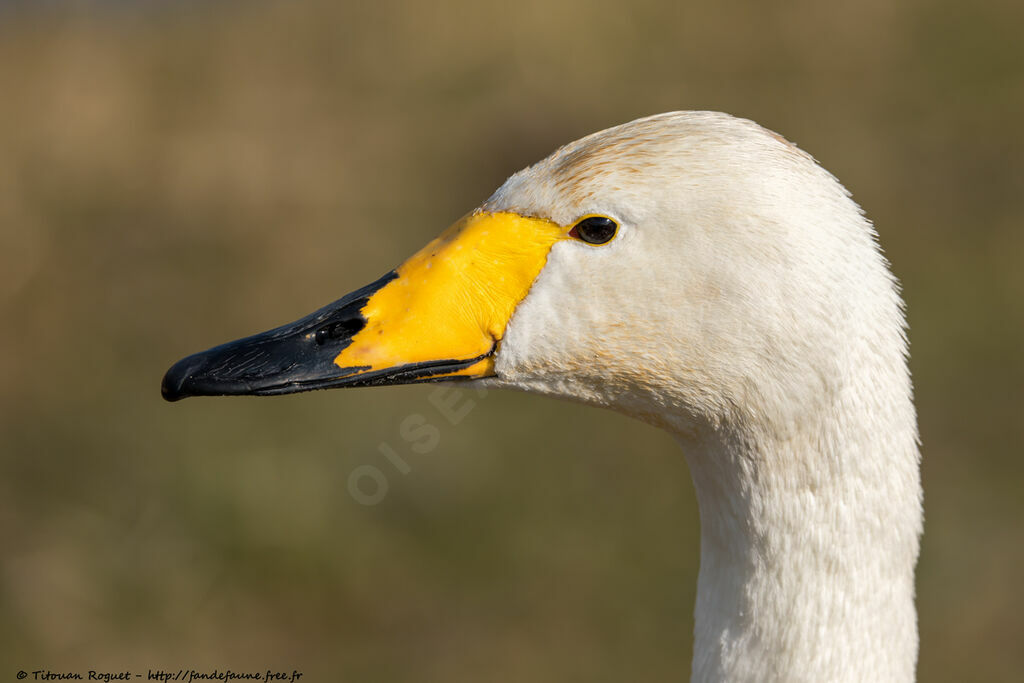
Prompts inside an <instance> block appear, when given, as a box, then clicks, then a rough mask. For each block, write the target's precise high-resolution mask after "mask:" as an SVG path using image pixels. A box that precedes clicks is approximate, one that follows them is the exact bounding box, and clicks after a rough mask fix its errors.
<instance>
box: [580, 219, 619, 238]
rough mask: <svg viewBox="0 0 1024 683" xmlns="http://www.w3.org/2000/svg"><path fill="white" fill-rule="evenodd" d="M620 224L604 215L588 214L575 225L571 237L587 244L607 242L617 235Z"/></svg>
mask: <svg viewBox="0 0 1024 683" xmlns="http://www.w3.org/2000/svg"><path fill="white" fill-rule="evenodd" d="M618 229H619V224H618V223H616V222H615V221H613V220H612V219H611V218H606V217H604V216H588V217H586V218H584V219H583V220H581V221H580V222H579V223H577V224H576V225H574V226H573V228H572V230H570V231H569V236H570V237H575V238H576V239H578V240H583V241H584V242H586V243H587V244H605V243H606V242H609V241H610V240H611V239H612V238H613V237H615V232H616V231H617V230H618Z"/></svg>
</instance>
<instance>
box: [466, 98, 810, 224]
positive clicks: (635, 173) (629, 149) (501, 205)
mask: <svg viewBox="0 0 1024 683" xmlns="http://www.w3.org/2000/svg"><path fill="white" fill-rule="evenodd" d="M755 148H760V149H761V151H767V152H768V153H769V154H768V156H772V157H775V158H781V157H786V156H792V157H793V159H792V160H791V161H796V159H797V158H799V159H800V163H806V162H807V161H808V160H809V157H807V155H805V154H804V153H803V152H800V151H799V150H798V149H797V148H796V147H795V146H793V145H792V144H790V143H788V142H787V141H785V140H784V139H782V138H781V137H780V136H778V135H776V134H773V133H771V132H770V131H767V130H765V129H764V128H761V127H760V126H758V125H757V124H755V123H753V122H752V121H747V120H745V119H737V118H734V117H731V116H728V115H725V114H719V113H716V112H672V113H669V114H659V115H657V116H651V117H648V118H644V119H638V120H636V121H631V122H629V123H626V124H623V125H620V126H616V127H614V128H609V129H607V130H603V131H599V132H597V133H594V134H592V135H588V136H586V137H584V138H581V139H579V140H576V141H574V142H571V143H569V144H567V145H565V146H563V147H561V148H559V149H558V150H556V151H555V152H554V153H553V154H551V155H550V156H549V157H547V158H546V159H544V160H542V161H540V162H538V163H536V164H534V165H533V166H530V167H528V168H525V169H523V170H522V171H519V172H518V173H516V174H515V175H513V176H512V177H510V178H509V179H508V180H507V181H506V182H505V184H504V185H502V186H501V187H500V188H499V189H498V190H497V191H496V192H495V193H494V194H493V195H492V196H491V197H490V198H489V199H488V200H487V201H486V202H485V203H484V205H483V208H484V209H485V210H488V211H510V212H515V213H520V214H523V215H531V216H539V217H543V218H548V219H550V220H552V221H554V222H556V223H560V224H563V225H564V224H567V223H571V222H572V221H573V220H575V219H576V218H578V217H579V216H581V215H584V214H586V213H609V214H613V215H615V216H616V217H618V218H620V219H622V220H624V221H627V222H630V223H634V224H635V223H639V222H643V221H644V220H645V219H648V218H650V217H652V216H656V215H657V212H658V210H659V209H662V208H663V207H662V206H661V204H662V202H663V201H664V200H665V199H667V198H668V197H670V196H676V197H677V195H678V190H679V189H682V188H685V187H686V186H687V185H690V186H694V185H695V184H699V183H700V182H701V179H702V178H710V177H712V176H716V175H721V174H722V172H723V168H722V164H723V161H725V162H727V163H726V165H727V166H731V165H732V163H733V162H735V164H736V166H734V167H732V170H733V171H735V170H736V167H739V168H742V165H743V164H745V163H750V162H751V161H753V160H754V159H756V158H757V155H754V154H750V151H751V150H753V149H755ZM739 149H744V150H746V151H747V153H746V154H740V153H738V152H737V150H739ZM729 170H730V169H729V168H726V169H725V171H729ZM670 187H672V188H675V189H676V191H677V192H676V194H675V195H671V194H670V193H668V192H667V190H668V189H669V188H670Z"/></svg>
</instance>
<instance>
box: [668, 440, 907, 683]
mask: <svg viewBox="0 0 1024 683" xmlns="http://www.w3.org/2000/svg"><path fill="white" fill-rule="evenodd" d="M886 426H888V425H886ZM840 431H841V430H840V427H839V426H838V425H836V424H828V425H825V424H822V425H819V426H818V427H817V429H815V430H813V431H812V432H811V433H804V434H798V435H790V436H788V437H787V438H786V439H784V440H783V439H778V440H773V439H771V438H768V437H766V436H765V435H764V434H763V433H762V434H758V435H756V436H751V435H750V434H743V433H742V432H730V431H727V430H712V431H710V432H709V433H707V434H704V435H701V436H698V437H694V436H677V438H678V440H679V441H680V442H681V443H682V445H683V447H684V450H685V452H686V455H687V460H688V461H689V465H690V469H691V472H692V476H693V479H694V483H695V486H696V491H697V498H698V505H699V507H700V518H701V566H700V575H699V579H698V587H697V604H696V610H695V622H696V623H695V644H694V653H695V655H694V661H693V677H692V680H693V681H747V680H750V681H755V680H756V681H804V680H806V681H847V680H849V681H861V680H879V681H880V680H885V681H912V680H913V679H914V670H915V666H916V660H917V622H916V612H915V609H914V586H913V581H914V565H915V563H916V559H917V553H918V536H919V533H920V527H921V507H920V484H919V479H918V467H917V448H916V442H915V438H916V437H915V436H914V434H913V429H911V430H910V431H909V432H908V433H907V434H906V436H905V438H903V439H902V440H900V439H898V438H897V439H895V440H891V441H890V442H889V443H888V444H884V443H881V442H877V441H876V440H875V439H874V438H866V437H871V436H872V435H871V434H858V433H845V434H843V433H839V432H840ZM854 431H856V430H854ZM904 431H907V430H904ZM889 433H890V434H892V433H893V432H889ZM898 433H899V432H898V430H897V432H896V434H897V435H898Z"/></svg>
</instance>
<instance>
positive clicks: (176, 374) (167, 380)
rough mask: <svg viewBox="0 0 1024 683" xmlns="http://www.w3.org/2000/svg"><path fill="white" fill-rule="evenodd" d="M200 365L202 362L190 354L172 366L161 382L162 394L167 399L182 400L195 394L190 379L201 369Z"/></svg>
mask: <svg viewBox="0 0 1024 683" xmlns="http://www.w3.org/2000/svg"><path fill="white" fill-rule="evenodd" d="M199 365H201V363H199V362H197V359H196V358H195V357H194V356H189V357H188V358H183V359H182V360H179V361H178V362H177V363H175V364H174V365H172V366H171V369H170V370H168V371H167V374H165V375H164V379H163V382H161V383H160V394H161V395H162V396H163V397H164V400H165V401H171V402H173V401H180V400H181V399H183V398H188V397H189V396H194V395H195V394H194V393H193V392H191V391H190V382H189V379H191V378H192V376H193V375H194V374H195V371H196V370H198V369H199Z"/></svg>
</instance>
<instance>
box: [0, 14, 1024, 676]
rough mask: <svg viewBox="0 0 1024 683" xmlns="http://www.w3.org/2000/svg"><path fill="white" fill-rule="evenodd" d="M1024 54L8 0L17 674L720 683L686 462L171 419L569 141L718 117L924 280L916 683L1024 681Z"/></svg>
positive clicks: (598, 20) (571, 22) (924, 42)
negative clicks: (708, 646) (752, 134)
mask: <svg viewBox="0 0 1024 683" xmlns="http://www.w3.org/2000/svg"><path fill="white" fill-rule="evenodd" d="M1022 27H1024V4H1022V3H1020V2H1019V0H1004V1H1000V0H982V1H977V2H970V3H968V2H945V1H941V0H940V1H930V2H928V1H924V0H907V1H905V2H901V3H893V2H882V1H878V0H866V1H865V2H856V3H853V2H845V3H840V2H792V3H787V4H786V5H785V6H784V7H782V6H777V5H776V4H775V3H761V2H753V1H749V2H740V1H737V0H725V1H721V2H694V3H673V2H645V1H634V2H632V3H629V4H628V6H627V4H625V3H618V2H611V1H609V0H605V1H601V2H582V1H576V0H572V1H561V2H556V3H552V2H544V1H539V0H521V1H520V2H516V3H511V4H500V5H499V4H490V3H481V2H458V3H446V2H445V3H437V2H435V3H413V2H406V3H390V2H377V3H369V2H367V3H349V2H277V3H274V2H262V3H253V2H245V3H243V2H198V1H195V2H171V1H169V0H168V1H166V2H153V1H151V2H139V3H131V2H128V1H127V0H124V1H121V2H77V3H76V2H56V1H51V2H28V1H25V2H10V1H7V2H0V98H2V99H0V306H2V320H3V325H2V327H0V330H2V331H0V406H2V410H0V439H2V440H0V449H2V454H0V468H2V469H0V542H2V549H3V550H2V559H0V615H2V617H0V662H2V666H3V669H2V670H0V679H2V680H8V678H10V679H12V680H13V676H14V672H15V671H16V669H19V668H21V669H29V670H32V669H38V668H49V669H51V670H55V671H57V670H69V669H70V670H87V669H89V668H108V669H114V670H116V669H121V668H135V669H137V670H145V669H146V668H147V667H149V668H165V669H173V670H177V669H179V668H182V667H194V668H200V669H201V668H210V669H212V668H214V667H218V668H220V669H221V670H223V669H226V668H231V669H234V670H236V671H241V670H245V671H248V670H262V669H265V668H280V669H286V670H289V671H290V670H291V669H293V668H294V669H299V670H302V671H304V672H305V674H306V676H305V678H304V679H303V680H307V681H334V680H346V681H426V682H433V681H436V682H442V681H495V682H505V681H581V682H583V681H624V680H633V681H654V680H685V679H686V677H687V674H688V671H689V659H690V654H691V638H692V627H693V626H692V610H693V600H694V588H695V581H696V574H697V561H698V557H697V550H698V521H697V510H696V505H695V502H694V496H693V491H692V486H691V483H690V480H689V474H688V472H687V469H686V466H685V463H684V461H683V458H682V457H681V455H680V453H679V452H678V451H677V449H676V446H675V444H674V443H673V442H672V441H671V440H670V439H669V438H668V437H667V436H665V435H663V434H661V433H659V432H657V431H655V430H653V429H651V428H648V427H645V426H643V425H641V424H639V423H635V422H632V421H629V420H627V419H625V418H622V417H620V416H617V415H613V414H610V413H603V412H600V411H596V410H592V409H587V408H583V407H579V406H574V405H570V404H565V403H560V402H556V401H551V400H545V399H541V398H537V397H531V396H522V395H515V394H511V393H500V392H491V393H490V394H489V395H488V396H486V397H484V398H480V397H477V396H475V395H473V394H470V393H467V394H466V395H464V396H462V397H461V398H459V399H458V400H459V401H462V402H465V401H469V400H473V401H476V402H477V403H476V405H475V407H474V408H473V409H472V411H471V412H470V413H469V414H468V415H467V416H466V418H465V419H464V420H462V421H461V422H460V423H459V424H458V425H452V424H450V423H449V422H448V421H446V420H445V419H444V418H443V417H442V415H441V413H439V412H438V410H437V408H436V407H435V405H434V404H433V403H432V401H431V397H432V393H431V392H433V391H434V389H433V388H431V387H411V388H393V389H378V390H372V389H371V390H352V391H336V392H327V393H315V394H312V395H300V396H292V397H284V398H277V399H235V400H212V399H207V400H190V401H186V402H184V403H179V404H174V405H171V404H167V403H164V402H163V401H162V400H161V399H160V395H159V391H158V385H159V382H160V378H161V376H162V373H163V372H164V370H166V368H167V367H168V366H169V365H170V364H171V363H172V362H173V361H175V360H177V359H178V358H180V357H181V356H183V355H186V354H188V353H191V352H194V351H197V350H200V349H203V348H206V347H207V346H210V345H212V344H214V343H219V342H221V341H225V340H228V339H232V338H236V337H239V336H243V335H245V334H249V333H251V332H255V331H259V330H263V329H266V328H268V327H271V326H274V325H276V324H279V323H282V322H285V321H289V320H292V319H294V318H296V317H299V316H300V315H303V314H305V313H307V312H308V311H311V310H313V308H314V307H317V306H319V305H322V304H324V303H326V302H328V301H330V300H332V299H334V298H336V297H338V296H340V295H341V294H343V293H345V292H347V291H349V290H351V289H353V288H355V287H358V286H361V285H363V284H365V283H367V282H370V281H371V280H372V279H375V278H376V277H378V276H379V275H381V274H382V273H384V272H386V271H387V270H389V269H390V268H392V267H393V266H395V265H397V264H398V263H400V262H401V261H402V260H403V259H404V257H405V256H407V255H409V254H411V253H412V252H413V251H414V250H416V249H418V248H419V247H420V246H421V245H422V244H423V243H425V242H426V241H427V240H428V239H430V238H431V237H433V236H434V235H435V234H436V233H438V232H440V230H442V229H443V228H444V227H446V226H447V225H448V224H449V223H451V222H452V221H453V220H454V219H456V218H458V217H459V216H460V215H462V214H463V213H464V212H465V211H467V210H468V209H470V208H472V207H474V206H475V205H476V204H478V203H479V202H480V201H482V200H483V199H484V198H486V197H487V196H488V195H489V194H490V193H491V191H492V190H493V189H494V188H496V187H497V186H498V185H499V184H500V183H501V182H502V180H503V179H504V178H505V177H506V176H507V175H508V174H510V173H511V172H513V171H515V170H517V169H518V168H520V167H521V166H524V165H526V164H528V163H531V162H533V161H536V160H537V159H539V158H541V157H543V156H545V155H546V154H547V153H549V152H550V151H551V150H553V149H554V148H555V147H556V146H557V145H559V144H561V143H564V142H567V141H569V140H572V139H574V138H577V137H579V136H581V135H583V134H586V133H589V132H592V131H594V130H597V129H599V128H603V127H606V126H609V125H613V124H617V123H621V122H624V121H627V120H629V119H632V118H635V117H637V116H641V115H646V114H650V113H654V112H659V111H665V110H672V109H718V110H724V111H728V112H731V113H734V114H737V115H742V116H746V117H749V118H753V119H755V120H757V121H758V122H760V123H762V124H763V125H766V126H768V127H770V128H772V129H775V130H777V131H779V132H781V133H782V134H784V135H785V136H787V137H788V138H789V139H791V140H793V141H794V142H796V143H797V144H799V145H801V146H802V147H804V148H805V149H806V150H808V151H810V152H811V153H812V154H814V155H815V156H816V157H817V158H818V159H819V160H820V161H821V162H822V164H823V165H824V166H825V167H826V168H828V169H829V170H831V171H832V172H833V173H835V174H836V175H837V176H838V177H839V178H840V179H842V180H843V182H844V183H845V184H846V186H847V187H848V188H849V189H850V190H851V191H852V192H853V194H854V196H855V197H856V198H857V200H858V201H859V202H860V203H861V204H862V205H863V206H864V207H865V209H866V210H867V212H868V214H869V215H870V216H871V218H872V219H873V220H874V221H875V223H876V225H877V226H878V229H879V232H880V233H881V239H882V243H883V246H884V248H885V250H886V253H887V255H888V257H889V258H890V260H891V261H892V263H893V268H894V270H895V272H896V274H897V275H898V276H899V277H900V279H901V280H902V282H903V287H904V294H905V298H906V300H907V303H908V307H909V308H908V310H909V318H910V325H911V343H912V355H913V357H912V368H913V372H914V379H915V384H916V392H917V405H918V410H919V413H920V425H921V431H922V439H923V455H924V463H923V473H924V483H925V492H926V517H927V523H926V524H927V530H926V535H925V537H924V544H923V551H922V556H921V562H920V565H919V570H918V594H919V611H920V624H921V638H922V641H921V660H920V667H919V675H920V678H921V680H923V681H967V680H970V681H981V680H987V681H1018V680H1020V679H1021V675H1022V674H1021V672H1022V671H1024V648H1022V647H1021V638H1022V634H1024V590H1022V588H1021V576H1022V574H1021V572H1022V560H1024V538H1022V533H1021V519H1022V513H1024V495H1022V494H1024V459H1022V455H1024V453H1022V451H1024V448H1022V443H1024V426H1022V425H1024V419H1022V418H1024V399H1022V391H1021V389H1022V387H1024V357H1022V354H1021V349H1022V347H1024V314H1022V304H1021V302H1022V299H1024V269H1022V268H1021V265H1020V262H1021V258H1022V256H1024V231H1022V226H1024V134H1022V130H1024V129H1022V126H1021V122H1022V120H1024V41H1022V39H1021V35H1022V34H1021V31H1022ZM466 405H468V404H466ZM409 415H422V416H423V419H424V420H426V421H427V422H429V423H431V424H433V425H435V426H436V427H437V428H438V430H439V434H440V439H441V440H440V445H439V447H438V448H437V449H435V450H434V451H432V452H430V453H429V454H417V453H415V452H413V451H412V450H411V449H410V448H409V446H408V445H407V444H406V443H405V441H404V440H403V439H402V438H401V435H400V432H399V429H400V425H401V424H402V421H403V420H404V419H406V418H407V416H409ZM381 444H386V445H388V446H390V447H392V448H393V449H394V450H395V451H396V452H398V453H399V455H400V456H401V457H402V458H403V459H405V461H406V462H407V463H408V464H409V467H410V471H409V472H408V474H404V475H403V474H400V473H399V472H398V471H397V470H396V469H395V468H394V466H393V465H392V464H391V463H390V462H389V461H388V459H387V458H386V457H385V456H384V455H383V454H382V453H381V450H380V447H381ZM362 465H372V466H374V467H377V468H379V469H380V471H381V472H383V473H384V474H385V476H386V478H387V483H388V486H389V488H388V490H387V493H386V496H384V499H383V500H382V501H381V502H380V503H379V504H377V505H375V506H365V505H361V504H359V503H357V502H356V501H355V500H354V499H353V497H352V496H351V495H350V494H349V492H348V483H349V477H350V475H351V473H352V472H353V471H357V469H356V468H358V467H360V466H362Z"/></svg>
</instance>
